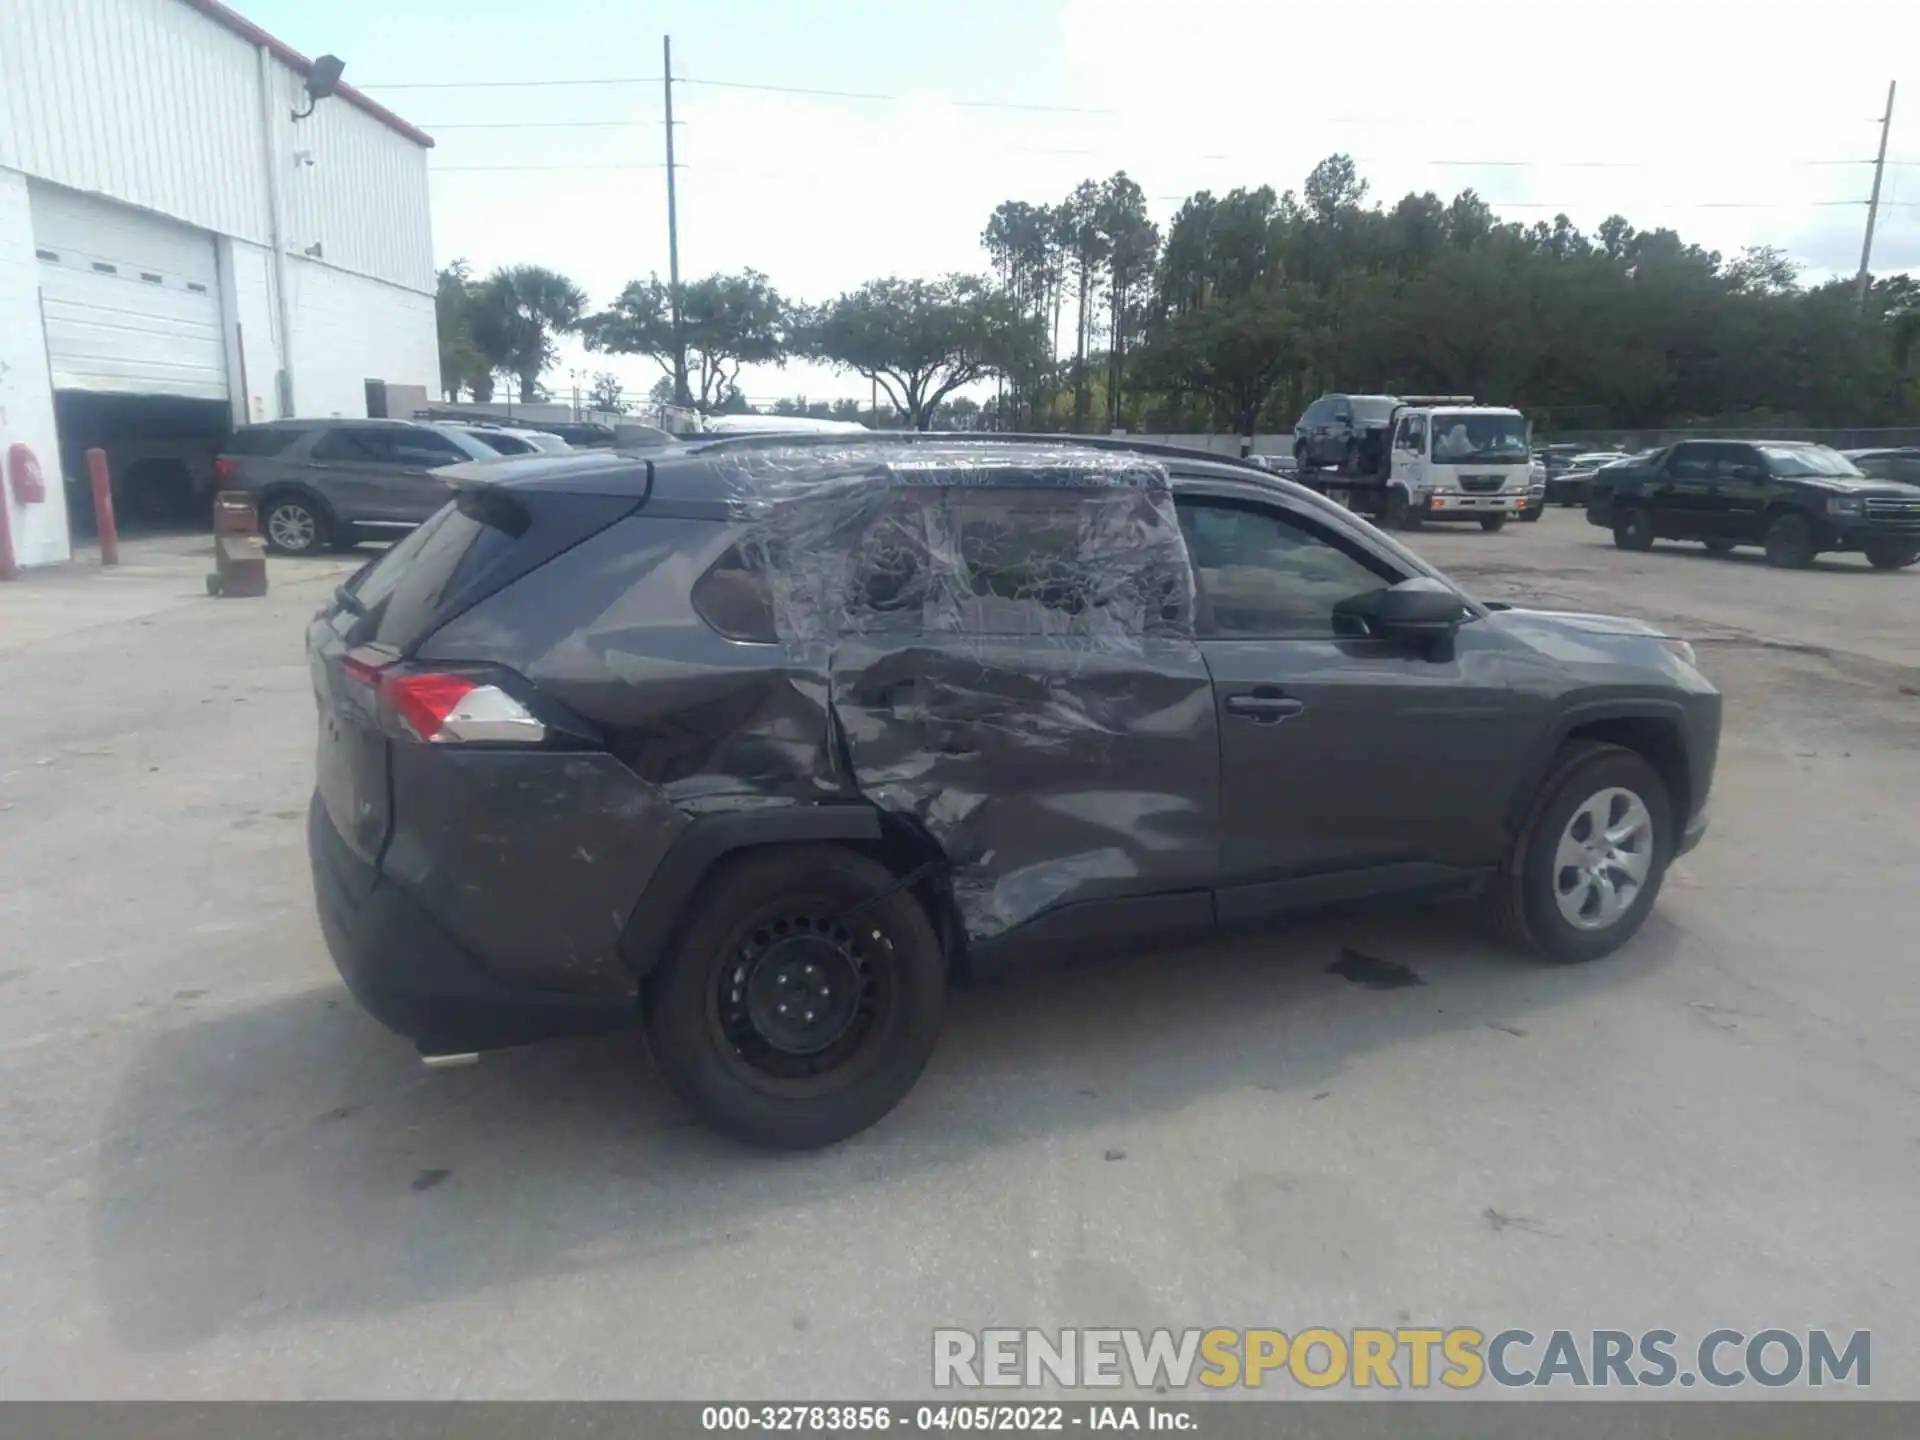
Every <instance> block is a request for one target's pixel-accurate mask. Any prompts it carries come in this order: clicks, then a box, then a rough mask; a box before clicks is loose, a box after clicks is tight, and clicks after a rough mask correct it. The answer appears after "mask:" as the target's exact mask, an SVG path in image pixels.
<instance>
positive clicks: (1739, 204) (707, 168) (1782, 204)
mask: <svg viewBox="0 0 1920 1440" xmlns="http://www.w3.org/2000/svg"><path fill="white" fill-rule="evenodd" d="M676 83H677V82H676ZM1430 163H1432V162H1430ZM1888 163H1889V164H1891V163H1892V162H1891V161H1889V162H1888ZM666 168H667V167H666V165H665V163H664V162H662V161H659V160H635V161H620V162H613V163H607V164H591V163H589V164H573V163H569V162H552V163H543V164H533V165H438V164H435V165H430V166H429V167H428V173H430V174H435V175H449V174H482V173H488V172H521V173H536V174H537V173H545V172H555V173H568V172H578V171H588V172H596V171H598V172H605V171H623V170H664V169H666ZM674 169H676V170H680V171H686V172H689V173H695V174H706V175H746V176H754V177H759V178H765V179H794V180H815V179H821V178H829V177H822V176H818V175H815V174H812V173H802V172H797V171H790V170H765V169H754V168H751V167H745V166H738V165H689V164H688V163H687V162H685V161H679V162H677V163H676V164H675V165H674ZM1193 194H1194V192H1191V191H1189V192H1185V193H1181V194H1162V195H1155V196H1152V197H1151V198H1152V199H1155V200H1164V201H1173V200H1190V199H1192V198H1193ZM1480 198H1481V200H1482V201H1483V202H1484V203H1485V204H1487V205H1488V206H1490V207H1492V208H1495V209H1505V210H1586V209H1592V208H1594V205H1595V202H1594V201H1592V200H1582V201H1548V200H1500V199H1492V198H1489V197H1487V196H1484V195H1483V196H1481V197H1480ZM1617 203H1619V204H1620V205H1621V206H1623V207H1626V208H1630V209H1635V210H1808V209H1816V208H1818V209H1825V208H1831V207H1849V206H1863V205H1865V204H1867V202H1866V201H1865V200H1797V201H1790V200H1671V201H1662V200H1623V201H1619V202H1617ZM1880 208H1881V209H1882V210H1886V209H1920V200H1882V201H1881V202H1880Z"/></svg>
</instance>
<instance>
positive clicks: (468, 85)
mask: <svg viewBox="0 0 1920 1440" xmlns="http://www.w3.org/2000/svg"><path fill="white" fill-rule="evenodd" d="M661 79H662V77H661V76H658V75H606V76H595V77H592V78H581V79H568V80H559V79H555V80H392V81H387V82H385V83H383V84H378V85H362V86H360V87H359V88H360V89H362V90H493V89H522V90H524V89H536V88H545V89H557V90H565V89H571V88H574V87H577V86H609V85H658V84H660V83H661ZM673 83H674V84H676V85H702V86H705V87H706V88H708V89H710V90H751V91H756V92H759V93H760V94H765V95H807V96H812V97H814V98H816V99H822V100H866V101H875V102H878V103H880V104H889V105H898V104H903V103H905V101H906V99H907V97H906V96H902V95H890V94H886V93H884V92H881V91H878V90H829V89H824V88H821V87H818V86H812V85H766V84H760V83H757V82H754V81H748V80H699V79H695V78H693V77H691V76H687V75H676V76H674V77H673ZM926 98H928V99H933V100H937V101H938V102H939V103H941V104H946V105H953V106H958V107H960V108H962V109H968V110H1019V111H1025V112H1028V113H1041V114H1052V115H1118V114H1120V113H1121V112H1120V111H1118V110H1114V109H1111V108H1109V107H1106V106H1101V105H1046V104H1040V103H1038V102H1034V101H1027V100H955V99H951V98H945V97H939V96H928V97H926ZM440 128H441V129H445V128H447V127H445V126H441V127H440Z"/></svg>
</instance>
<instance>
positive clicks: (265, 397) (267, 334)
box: [219, 238, 280, 425]
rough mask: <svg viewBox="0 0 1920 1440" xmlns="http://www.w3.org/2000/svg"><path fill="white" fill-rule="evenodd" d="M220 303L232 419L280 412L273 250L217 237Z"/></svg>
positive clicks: (251, 418) (259, 417)
mask: <svg viewBox="0 0 1920 1440" xmlns="http://www.w3.org/2000/svg"><path fill="white" fill-rule="evenodd" d="M219 255H220V296H221V298H220V305H221V309H222V310H223V311H224V312H225V314H226V317H227V382H228V385H229V387H230V393H231V395H232V397H233V423H234V424H236V425H246V424H249V423H252V422H254V421H260V420H271V419H273V418H274V416H275V415H277V414H279V403H280V402H279V399H278V398H277V393H276V389H275V387H276V385H277V384H278V382H277V381H276V379H275V378H274V376H275V372H276V371H277V370H278V369H279V366H280V342H279V325H280V321H279V317H278V316H277V315H276V314H275V312H274V304H273V252H272V251H271V250H269V249H268V248H267V247H266V246H264V245H249V244H248V243H247V242H246V241H244V240H232V239H226V238H222V240H221V241H220V245H219Z"/></svg>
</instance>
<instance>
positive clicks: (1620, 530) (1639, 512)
mask: <svg viewBox="0 0 1920 1440" xmlns="http://www.w3.org/2000/svg"><path fill="white" fill-rule="evenodd" d="M1613 543H1614V544H1615V545H1617V546H1619V547H1620V548H1621V549H1622V550H1651V549H1652V548H1653V512H1652V511H1651V510H1649V509H1647V507H1646V506H1644V505H1629V506H1627V507H1626V508H1625V509H1623V510H1621V511H1620V512H1619V513H1618V514H1617V515H1616V516H1615V517H1614V521H1613Z"/></svg>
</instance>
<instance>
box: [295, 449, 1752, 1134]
mask: <svg viewBox="0 0 1920 1440" xmlns="http://www.w3.org/2000/svg"><path fill="white" fill-rule="evenodd" d="M440 475H441V477H442V478H445V479H447V480H449V481H450V482H451V483H452V484H453V485H454V486H455V494H456V498H455V500H454V501H453V502H452V503H451V504H449V505H448V506H447V507H446V508H445V509H443V510H442V511H440V512H439V514H437V515H436V516H434V518H433V519H432V520H430V521H429V522H428V523H427V524H426V525H425V526H423V527H422V528H421V529H419V530H418V531H416V532H415V533H414V534H413V535H411V536H410V537H408V538H407V539H406V540H405V541H403V542H401V543H400V544H399V545H397V546H395V547H394V548H393V549H392V550H391V551H389V552H388V553H387V554H386V555H385V556H384V557H382V558H380V559H379V560H377V561H375V562H374V563H372V564H371V565H370V566H369V567H368V568H367V569H365V570H364V571H362V572H361V574H359V575H358V576H356V577H355V578H354V579H353V580H352V581H350V582H349V583H348V584H347V585H345V586H343V587H342V588H341V589H340V591H339V592H338V594H337V595H336V597H335V600H334V603H333V604H332V605H331V606H329V607H328V608H327V609H326V610H325V611H323V612H322V613H321V614H320V615H319V616H318V617H317V618H316V619H315V621H314V623H313V625H312V628H311V631H310V633H309V636H308V650H309V656H310V660H311V668H312V674H313V682H314V689H315V694H316V697H317V699H318V703H319V711H320V740H319V759H318V769H319V775H318V791H317V794H316V796H315V798H314V802H313V805H312V809H311V813H310V817H309V841H310V847H311V854H312V862H313V875H314V884H315V887H316V890H317V893H318V903H319V911H320V918H321V922H322V926H323V929H324V931H325V934H326V938H327V942H328V945H329V948H330V949H331V950H332V953H333V955H334V958H335V961H336V963H337V964H338V966H339V968H340V971H341V974H342V975H343V976H344V977H345V979H346V981H347V984H348V985H349V987H350V988H351V989H352V991H353V993H354V994H355V995H356V996H357V997H358V998H359V1000H360V1001H361V1003H362V1004H363V1005H364V1006H365V1007H366V1008H367V1009H368V1010H369V1011H371V1012H372V1013H373V1014H374V1015H375V1016H376V1017H378V1018H379V1019H380V1020H381V1021H383V1022H385V1023H386V1024H387V1025H388V1026H390V1027H392V1028H393V1029H394V1030H396V1031H398V1032H400V1033H401V1034H402V1035H405V1036H406V1037H408V1038H409V1039H411V1040H412V1041H413V1042H414V1043H415V1044H416V1045H417V1046H418V1047H419V1049H420V1050H421V1052H422V1053H423V1054H424V1055H427V1056H429V1057H443V1056H450V1055H455V1054H461V1055H464V1054H467V1053H470V1052H474V1051H478V1050H482V1049H486V1048H489V1047H494V1046H503V1045H516V1044H521V1043H525V1042H528V1041H533V1040H539V1039H543V1038H547V1037H552V1036H560V1035H576V1034H582V1033H588V1032H593V1031H598V1030H603V1029H607V1028H609V1027H612V1026H616V1025H620V1024H623V1023H625V1022H627V1021H629V1020H639V1021H640V1022H642V1023H643V1024H644V1026H645V1028H646V1032H647V1036H648V1039H649V1041H650V1043H651V1046H652V1049H653V1052H654V1054H655V1056H656V1058H657V1060H658V1063H659V1065H660V1067H661V1069H662V1071H663V1072H664V1074H665V1076H666V1078H667V1080H668V1081H669V1082H670V1084H671V1085H672V1086H673V1088H674V1089H675V1091H676V1092H678V1094H679V1095H680V1096H681V1097H682V1098H683V1099H684V1100H685V1101H686V1102H687V1104H688V1105H689V1106H690V1107H691V1108H692V1109H693V1110H694V1111H695V1113H696V1114H698V1115H699V1116H700V1117H702V1118H703V1119H705V1120H706V1121H708V1122H709V1123H711V1124H712V1125H714V1126H716V1127H717V1128H719V1129H721V1130H723V1131H725V1132H726V1133H728V1134H731V1135H734V1136H737V1137H739V1138H742V1139H745V1140H748V1141H752V1142H756V1143H760V1144H767V1145H777V1146H796V1147H798V1146H811V1145H820V1144H826V1143H829V1142H831V1141H834V1140H838V1139H840V1138H842V1137H844V1136H847V1135H850V1134H852V1133H854V1132H855V1131H858V1130H860V1129H861V1128H863V1127H865V1126H867V1125H871V1124H872V1123H873V1122H875V1121H876V1120H878V1119H879V1118H880V1117H881V1116H883V1115H885V1114H886V1113H887V1111H888V1110H889V1109H891V1108H892V1107H893V1106H894V1105H895V1104H896V1103H897V1102H898V1101H899V1100H900V1098H901V1097H902V1096H903V1095H905V1094H906V1092H907V1091H908V1090H909V1089H910V1088H911V1087H912V1085H913V1083H914V1081H915V1079H916V1077H918V1075H919V1074H920V1071H921V1069H922V1068H923V1067H924V1066H925V1064H926V1062H927V1059H928V1057H929V1055H930V1054H931V1053H932V1050H933V1047H934V1043H935V1039H936V1037H937V1035H938V1032H939V1029H940V1019H941V1009H942V1003H943V999H944V996H945V992H946V989H947V986H948V984H949V982H950V981H951V980H952V979H954V978H955V977H956V976H962V975H966V974H969V973H977V972H980V971H983V970H985V969H987V968H988V967H991V966H997V965H1002V964H1006V963H1009V962H1013V961H1016V960H1018V959H1019V958H1020V957H1023V956H1032V955H1033V954H1035V953H1037V952H1038V951H1040V950H1041V949H1043V948H1045V947H1049V946H1058V945H1062V944H1066V945H1079V944H1083V943H1091V942H1098V941H1100V940H1102V939H1103V938H1107V937H1115V936H1128V937H1137V936H1139V935H1141V934H1143V933H1154V932H1160V931H1166V932H1176V931H1187V930H1191V929H1194V928H1198V927H1208V926H1213V925H1221V924H1249V923H1253V924H1257V923H1260V922H1264V921H1268V920H1270V919H1271V918H1273V917H1277V916H1281V915H1284V914H1287V913H1289V912H1298V911H1302V910H1311V909H1317V908H1321V907H1325V906H1328V905H1332V904H1341V903H1348V902H1354V901H1361V900H1367V899H1372V898H1376V897H1386V896H1396V897H1397V896H1411V895H1446V894H1479V895H1481V896H1483V897H1484V899H1485V900H1486V902H1487V904H1488V905H1489V907H1490V909H1491V910H1492V911H1493V913H1494V915H1495V916H1496V917H1497V918H1498V920H1499V922H1500V923H1501V924H1502V925H1503V926H1504V928H1505V930H1506V931H1507V933H1508V934H1510V935H1511V936H1512V937H1513V938H1514V939H1515V940H1516V941H1518V942H1519V943H1520V944H1522V945H1524V946H1526V947H1528V948H1530V949H1531V950H1533V951H1534V952H1535V953H1537V954H1539V955H1541V956H1542V957H1544V958H1547V959H1551V960H1562V961H1567V960H1586V959H1591V958H1594V957H1597V956H1600V955H1602V954H1605V953H1607V952H1608V951H1611V950H1613V949H1615V948H1616V947H1617V946H1619V945H1620V944H1621V943H1623V942H1624V941H1625V940H1627V939H1628V938H1629V937H1630V936H1631V935H1633V933H1634V932H1635V931H1636V930H1637V929H1638V928H1639V927H1640V925H1641V922H1642V921H1643V920H1645V918H1646V916H1647V913H1648V910H1649V909H1650V908H1651V907H1652V905H1653V903H1654V899H1655V897H1656V895H1657V894H1658V893H1659V889H1660V884H1661V880H1662V878H1663V876H1664V875H1665V873H1666V870H1667V867H1668V865H1669V863H1670V862H1671V861H1672V860H1673V859H1674V857H1676V856H1677V855H1679V854H1681V853H1682V852H1684V851H1685V850H1687V849H1688V848H1689V847H1690V846H1692V845H1693V844H1695V843H1696V842H1697V841H1698V840H1699V838H1700V836H1701V834H1702V833H1703V832H1704V830H1705V828H1706V819H1705V814H1706V798H1707V791H1708V787H1709V785H1710V783H1711V781H1712V778H1713V768H1714V759H1715V752H1716V749H1717V745H1718V740H1719V730H1720V697H1719V695H1718V694H1717V692H1715V690H1714V689H1713V687H1712V686H1711V685H1709V684H1708V683H1707V681H1706V680H1705V679H1703V678H1702V677H1701V675H1700V673H1699V672H1698V671H1697V670H1696V669H1695V668H1694V664H1693V655H1692V652H1691V650H1690V649H1689V648H1688V647H1687V646H1686V644H1685V643H1684V642H1682V641H1679V640H1675V639H1670V638H1667V637H1664V636H1662V635H1660V634H1659V633H1657V632H1656V631H1655V630H1653V629H1652V628H1651V627H1649V626H1647V625H1644V624H1641V623H1639V622H1636V621H1631V620H1619V619H1608V618H1604V617H1598V616H1588V615H1566V614H1550V613H1542V612H1530V611H1523V610H1516V609H1508V608H1503V607H1500V606H1492V605H1483V604H1480V603H1477V602H1475V601H1474V600H1473V599H1471V598H1469V597H1468V596H1467V595H1465V594H1464V593H1462V592H1461V591H1460V590H1459V589H1457V588H1456V587H1455V586H1453V585H1452V584H1451V583H1449V582H1448V581H1447V580H1446V579H1445V577H1444V576H1442V575H1440V574H1439V573H1438V572H1436V571H1435V570H1434V569H1433V568H1432V567H1430V566H1428V565H1427V564H1426V563H1424V562H1423V561H1422V560H1420V559H1419V558H1418V557H1416V556H1415V555H1413V554H1412V553H1411V552H1409V551H1407V550H1405V549H1403V548H1402V547H1401V546H1399V545H1397V544H1396V543H1395V542H1394V541H1392V540H1391V539H1389V538H1388V537H1386V536H1385V535H1382V534H1381V533H1380V532H1378V531H1376V530H1374V529H1373V528H1372V527H1371V526H1369V525H1367V524H1365V523H1364V522H1362V521H1360V520H1358V519H1357V518H1355V517H1354V516H1352V515H1350V514H1349V513H1347V512H1346V511H1345V510H1343V509H1340V508H1339V507H1337V506H1335V505H1332V504H1330V503H1329V502H1327V501H1326V500H1324V499H1322V498H1320V497H1318V496H1316V495H1314V494H1312V493H1311V492H1309V491H1307V490H1305V489H1304V488H1301V487H1299V486H1296V485H1293V484H1291V483H1289V482H1287V481H1283V480H1278V479H1276V478H1275V477H1273V476H1272V475H1270V474H1267V473H1266V472H1264V471H1260V470H1256V469H1254V468H1252V467H1250V466H1243V465H1240V464H1237V463H1235V462H1232V461H1222V460H1217V459H1210V458H1207V457H1205V456H1201V455H1197V454H1191V453H1186V452H1181V451H1174V450H1156V449H1154V448H1152V447H1146V446H1135V445H1128V444H1126V443H1124V442H1084V441H1065V442H1049V441H1046V440H1041V439H1034V440H1013V439H1001V438H967V437H959V436H937V435H935V436H925V435H911V434H905V435H889V436H880V435H875V436H873V437H871V438H860V439H857V440H852V441H849V439H848V438H847V437H845V436H840V435H833V436H824V435H823V436H819V437H737V438H734V439H729V440H719V441H706V442H702V443H693V444H688V445H682V446H677V447H675V448H672V449H668V450H664V451H659V450H656V451H652V452H649V453H647V454H645V455H638V454H636V455H623V454H616V453H608V452H605V451H600V452H585V453H580V454H574V455H562V456H550V457H542V458H531V457H530V458H527V459H520V460H511V461H505V462H496V463H492V464H482V465H475V466H471V467H455V468H454V469H452V470H447V471H442V472H440Z"/></svg>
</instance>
